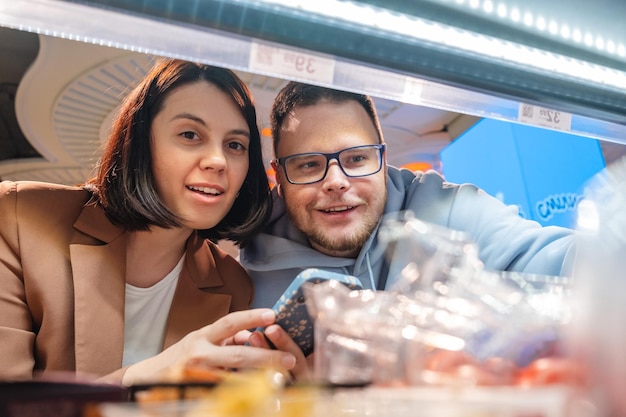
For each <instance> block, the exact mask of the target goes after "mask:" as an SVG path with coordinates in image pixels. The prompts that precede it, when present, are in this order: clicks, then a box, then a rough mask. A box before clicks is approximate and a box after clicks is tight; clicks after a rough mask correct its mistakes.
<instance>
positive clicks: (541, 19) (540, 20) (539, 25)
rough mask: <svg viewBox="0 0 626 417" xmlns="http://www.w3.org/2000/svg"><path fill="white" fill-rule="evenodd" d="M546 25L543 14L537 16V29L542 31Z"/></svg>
mask: <svg viewBox="0 0 626 417" xmlns="http://www.w3.org/2000/svg"><path fill="white" fill-rule="evenodd" d="M546 26H547V25H546V19H544V17H543V16H539V17H537V29H539V30H540V31H542V32H543V31H544V30H546Z"/></svg>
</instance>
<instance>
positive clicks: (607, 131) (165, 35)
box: [0, 0, 626, 143]
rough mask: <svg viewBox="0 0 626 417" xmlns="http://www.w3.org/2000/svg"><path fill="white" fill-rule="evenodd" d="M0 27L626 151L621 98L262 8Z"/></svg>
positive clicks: (209, 2)
mask: <svg viewBox="0 0 626 417" xmlns="http://www.w3.org/2000/svg"><path fill="white" fill-rule="evenodd" d="M425 3H428V2H425ZM416 18H418V19H421V18H419V17H416ZM420 22H421V24H424V25H434V26H433V28H440V27H441V25H443V23H441V22H434V21H428V20H425V19H421V20H420ZM0 25H1V26H6V27H11V28H14V29H19V30H25V31H30V32H35V33H40V34H45V35H50V36H55V37H62V38H67V39H73V40H77V41H82V42H88V43H95V44H100V45H105V46H110V47H114V48H121V49H126V50H132V51H138V52H142V53H149V54H155V55H164V56H173V57H179V58H184V59H190V60H195V61H201V62H206V63H210V64H214V65H221V66H225V67H228V68H233V69H238V70H243V71H249V72H253V73H259V74H266V75H270V76H275V77H281V78H285V79H293V80H300V81H306V82H310V83H313V84H319V85H325V86H330V87H335V88H340V89H346V90H351V91H358V92H364V93H367V94H371V95H373V96H378V97H384V98H389V99H393V100H398V101H402V102H408V103H413V104H419V105H422V106H429V107H434V108H440V109H445V110H449V111H454V112H459V113H466V114H469V115H473V116H478V117H489V118H495V119H500V120H506V121H512V122H517V123H525V124H530V125H537V126H542V127H545V128H549V129H556V130H563V131H567V132H570V133H572V134H577V135H582V136H588V137H594V138H598V139H604V140H608V141H612V142H617V143H626V90H625V89H620V88H616V87H615V86H611V85H607V84H606V83H602V82H598V81H593V80H582V79H579V78H576V77H574V76H571V77H568V76H566V75H563V74H557V73H556V72H553V71H545V70H539V69H537V68H535V67H530V66H529V67H525V66H523V65H513V64H511V63H509V62H504V61H502V60H498V59H497V58H495V57H485V56H478V55H477V54H472V53H470V52H467V51H461V50H459V49H458V48H456V49H455V48H452V47H450V46H449V45H444V44H442V43H437V42H426V41H423V40H418V39H410V38H408V37H402V36H399V35H397V34H392V33H388V32H384V31H381V30H378V29H377V28H374V27H368V26H366V25H356V24H348V23H346V22H345V21H342V20H340V19H322V18H321V17H320V16H317V15H315V14H311V13H304V12H302V11H299V10H298V9H290V8H288V7H286V6H281V5H272V4H267V3H265V2H261V1H254V2H252V1H250V2H244V1H213V0H194V1H186V0H178V1H176V2H174V1H165V0H163V1H147V0H127V1H118V0H112V1H106V0H102V1H90V2H87V3H85V2H81V3H79V2H71V1H60V0H13V1H11V2H2V3H1V4H0ZM447 29H450V28H447ZM452 30H455V29H452ZM477 36H483V35H482V34H479V35H477ZM477 39H479V38H477ZM480 39H483V38H480ZM484 39H487V38H484ZM484 39H483V40H484ZM490 39H491V38H490ZM492 40H493V39H492ZM505 41H506V42H510V41H509V40H505ZM511 47H515V48H521V49H520V51H521V50H522V49H523V50H524V51H525V52H529V51H530V52H534V53H541V51H537V50H531V49H529V48H531V47H529V46H523V45H516V44H513V43H512V44H511ZM581 57H582V58H585V56H584V55H582V56H581ZM581 57H565V58H564V59H566V60H569V61H567V62H571V63H572V65H574V64H576V65H582V64H585V62H583V61H580V59H581ZM607 62H608V61H607V60H604V61H602V62H600V63H599V64H596V63H588V64H589V65H594V66H595V67H596V69H597V68H600V69H603V68H605V67H602V65H606V68H605V69H606V71H618V75H620V73H619V70H616V69H615V68H612V67H610V66H608V64H607ZM624 76H625V77H626V74H625V75H624ZM542 115H543V116H546V117H542ZM554 116H557V119H556V121H555V119H554ZM550 117H551V118H550Z"/></svg>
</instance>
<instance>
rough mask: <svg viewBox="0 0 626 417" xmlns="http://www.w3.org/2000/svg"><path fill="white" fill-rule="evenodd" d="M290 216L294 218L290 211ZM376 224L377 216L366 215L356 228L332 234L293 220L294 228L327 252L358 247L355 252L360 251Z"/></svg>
mask: <svg viewBox="0 0 626 417" xmlns="http://www.w3.org/2000/svg"><path fill="white" fill-rule="evenodd" d="M290 216H291V219H292V221H293V219H295V218H296V217H294V216H293V215H292V214H291V213H290ZM377 224H378V219H377V217H375V218H372V216H367V217H365V218H364V219H363V222H362V223H361V224H360V227H359V228H358V229H357V230H354V231H351V232H350V233H349V234H342V235H341V236H334V235H332V232H330V233H329V232H327V231H325V230H324V229H322V228H320V227H315V226H314V228H313V229H312V230H311V227H310V225H306V226H307V227H303V225H302V224H300V222H296V221H294V225H295V226H296V228H298V230H300V231H301V232H302V233H304V234H305V235H306V237H307V239H308V240H309V242H311V243H314V244H316V245H318V246H320V247H323V248H325V249H326V250H327V251H328V252H352V251H355V249H358V251H356V252H357V254H358V253H359V252H360V251H361V248H362V247H363V245H365V242H367V239H368V238H369V237H370V235H371V234H372V232H373V230H374V229H375V227H376V225H377Z"/></svg>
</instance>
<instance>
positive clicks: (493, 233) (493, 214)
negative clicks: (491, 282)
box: [403, 172, 574, 275]
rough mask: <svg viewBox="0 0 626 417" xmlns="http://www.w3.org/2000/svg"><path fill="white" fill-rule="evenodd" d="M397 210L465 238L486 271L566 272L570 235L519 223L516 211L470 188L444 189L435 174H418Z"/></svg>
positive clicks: (570, 232) (444, 184) (454, 186)
mask: <svg viewBox="0 0 626 417" xmlns="http://www.w3.org/2000/svg"><path fill="white" fill-rule="evenodd" d="M403 207H404V209H411V210H413V211H414V212H415V215H416V216H417V217H418V218H420V219H422V220H423V221H427V222H431V223H435V224H439V225H443V226H445V227H448V228H451V229H455V230H460V231H462V232H465V233H467V234H468V235H469V236H470V237H471V239H472V240H473V241H474V242H475V243H476V245H477V246H478V249H479V256H480V260H481V261H482V262H483V263H484V265H485V268H486V269H490V270H499V271H515V272H525V273H534V274H544V275H567V274H569V272H570V263H571V258H572V257H573V252H574V249H573V246H574V232H573V230H571V229H567V228H563V227H556V226H546V227H544V226H542V225H541V224H539V223H538V222H535V221H533V220H528V219H524V218H522V217H520V216H519V211H518V208H517V207H516V206H512V205H511V206H507V205H505V204H503V203H502V202H501V201H500V200H498V199H496V198H495V197H492V196H490V195H488V194H487V193H486V192H484V191H483V190H481V189H479V188H477V187H476V186H474V185H471V184H462V185H459V184H452V183H448V182H446V181H445V180H444V179H443V177H441V175H439V174H438V173H436V172H428V173H425V174H419V175H417V176H416V177H415V179H414V180H413V182H412V183H411V185H410V186H409V188H408V190H407V194H406V196H405V201H404V204H403Z"/></svg>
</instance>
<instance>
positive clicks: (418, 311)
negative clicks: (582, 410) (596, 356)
mask: <svg viewBox="0 0 626 417" xmlns="http://www.w3.org/2000/svg"><path fill="white" fill-rule="evenodd" d="M403 216H404V217H401V218H388V219H386V220H385V222H384V224H383V228H384V230H383V231H381V233H383V236H384V239H386V246H387V247H388V250H389V253H388V255H389V259H390V264H391V267H390V270H391V271H392V274H391V275H390V277H391V278H390V279H393V286H392V287H391V288H390V290H389V291H385V292H373V291H352V292H350V291H348V290H347V289H345V288H341V287H340V286H337V285H333V284H332V283H327V284H320V285H316V286H310V287H308V288H307V290H308V291H307V302H308V305H309V308H310V310H311V314H312V316H313V317H315V320H316V321H315V332H316V333H315V343H316V348H315V352H316V356H315V375H316V379H317V381H318V382H322V383H330V384H335V385H337V384H339V385H358V384H366V383H371V384H374V385H376V386H429V385H434V386H457V387H459V386H541V385H549V384H568V385H576V386H578V385H581V384H582V383H583V382H584V378H585V376H584V370H583V369H581V368H580V367H579V366H578V364H577V363H575V362H574V361H573V360H572V359H571V358H569V357H568V356H567V349H566V346H565V337H564V329H565V327H566V326H567V325H568V323H569V321H570V317H571V312H570V305H569V303H570V298H571V280H570V279H568V278H566V277H556V276H541V275H531V274H521V273H512V272H494V271H487V270H484V269H483V267H482V263H481V262H480V261H479V259H478V255H477V254H478V251H477V248H476V247H475V245H474V244H473V243H472V242H471V241H470V240H469V239H468V238H467V236H466V235H464V234H462V233H460V232H457V231H453V230H449V229H445V228H442V227H439V226H435V225H431V224H426V223H424V222H422V221H420V220H418V219H415V218H413V217H412V216H411V214H410V213H405V214H404V215H403Z"/></svg>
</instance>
